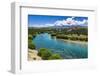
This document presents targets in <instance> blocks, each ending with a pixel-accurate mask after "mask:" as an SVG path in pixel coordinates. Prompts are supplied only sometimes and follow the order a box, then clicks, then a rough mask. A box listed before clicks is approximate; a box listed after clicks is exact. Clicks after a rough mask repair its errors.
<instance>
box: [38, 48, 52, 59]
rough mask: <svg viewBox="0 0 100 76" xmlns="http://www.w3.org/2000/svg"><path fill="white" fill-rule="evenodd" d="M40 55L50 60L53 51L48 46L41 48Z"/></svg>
mask: <svg viewBox="0 0 100 76" xmlns="http://www.w3.org/2000/svg"><path fill="white" fill-rule="evenodd" d="M38 55H39V56H41V57H42V59H43V60H48V58H49V57H50V56H51V55H52V53H51V52H50V51H49V50H48V49H46V48H41V49H40V50H39V53H38Z"/></svg>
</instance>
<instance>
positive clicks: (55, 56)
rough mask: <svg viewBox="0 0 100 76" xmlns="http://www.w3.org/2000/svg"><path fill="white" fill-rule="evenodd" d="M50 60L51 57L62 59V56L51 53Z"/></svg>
mask: <svg viewBox="0 0 100 76" xmlns="http://www.w3.org/2000/svg"><path fill="white" fill-rule="evenodd" d="M49 59H50V60H52V59H62V57H61V56H60V55H59V54H52V56H50V57H49Z"/></svg>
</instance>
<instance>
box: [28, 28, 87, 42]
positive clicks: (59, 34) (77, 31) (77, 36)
mask: <svg viewBox="0 0 100 76" xmlns="http://www.w3.org/2000/svg"><path fill="white" fill-rule="evenodd" d="M70 29H71V28H50V27H48V28H28V34H29V38H32V37H33V38H34V37H35V36H36V35H37V34H41V33H49V34H51V36H52V37H53V36H55V37H56V38H58V39H67V40H73V41H88V36H87V35H88V29H87V27H77V28H76V27H74V29H71V30H70Z"/></svg>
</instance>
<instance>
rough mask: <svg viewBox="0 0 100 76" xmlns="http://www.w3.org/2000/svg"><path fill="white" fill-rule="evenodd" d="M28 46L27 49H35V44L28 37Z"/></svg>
mask: <svg viewBox="0 0 100 76" xmlns="http://www.w3.org/2000/svg"><path fill="white" fill-rule="evenodd" d="M28 48H29V49H35V44H34V43H33V42H32V40H30V39H29V40H28Z"/></svg>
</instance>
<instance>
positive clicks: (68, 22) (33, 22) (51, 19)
mask: <svg viewBox="0 0 100 76" xmlns="http://www.w3.org/2000/svg"><path fill="white" fill-rule="evenodd" d="M72 25H73V26H76V25H80V26H88V17H78V16H51V15H28V27H50V26H72Z"/></svg>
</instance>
